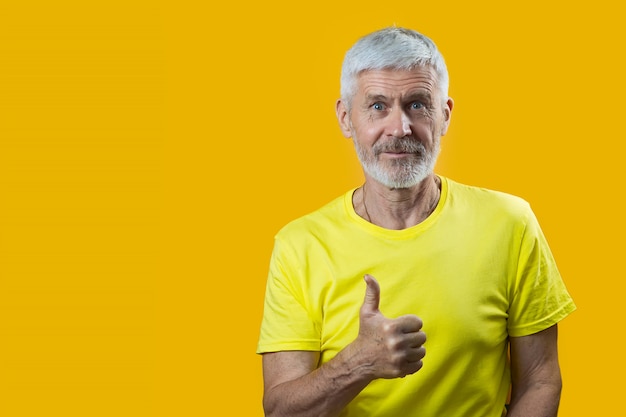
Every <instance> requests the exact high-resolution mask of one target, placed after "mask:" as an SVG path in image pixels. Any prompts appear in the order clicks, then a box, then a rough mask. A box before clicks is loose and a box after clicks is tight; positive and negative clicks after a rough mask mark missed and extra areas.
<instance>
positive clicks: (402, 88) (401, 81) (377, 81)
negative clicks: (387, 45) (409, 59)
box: [357, 66, 437, 96]
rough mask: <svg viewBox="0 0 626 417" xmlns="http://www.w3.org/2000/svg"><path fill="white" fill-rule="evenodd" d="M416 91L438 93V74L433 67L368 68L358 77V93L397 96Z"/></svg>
mask: <svg viewBox="0 0 626 417" xmlns="http://www.w3.org/2000/svg"><path fill="white" fill-rule="evenodd" d="M415 91H420V92H430V93H431V94H435V93H436V91H437V74H436V72H435V70H434V69H433V68H432V67H430V66H418V67H415V68H413V69H410V70H403V69H383V70H368V71H363V72H361V73H360V74H359V75H358V77H357V95H366V96H367V95H372V94H375V95H390V96H396V95H405V94H408V93H411V92H415Z"/></svg>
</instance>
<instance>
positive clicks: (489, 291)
mask: <svg viewBox="0 0 626 417" xmlns="http://www.w3.org/2000/svg"><path fill="white" fill-rule="evenodd" d="M441 179H442V193H441V199H440V201H439V204H438V205H437V208H436V209H435V211H434V212H433V213H432V214H431V215H430V216H429V217H428V218H427V219H426V220H425V221H423V222H422V223H420V224H418V225H416V226H414V227H411V228H408V229H404V230H388V229H384V228H381V227H378V226H376V225H373V224H371V223H368V222H367V221H365V220H364V219H362V218H361V217H359V216H358V215H357V214H356V212H355V211H354V208H353V206H352V194H353V192H354V190H351V191H349V192H348V193H346V194H345V195H344V196H342V197H340V198H338V199H336V200H334V201H332V202H331V203H329V204H328V205H326V206H324V207H322V208H321V209H319V210H317V211H315V212H313V213H311V214H309V215H306V216H304V217H302V218H300V219H297V220H295V221H293V222H291V223H289V224H288V225H287V226H285V227H284V228H283V229H282V230H281V231H280V232H279V233H278V234H277V235H276V238H275V246H274V251H273V254H272V259H271V262H270V271H269V277H268V282H267V290H266V298H265V310H264V316H263V322H262V325H261V334H260V339H259V344H258V348H257V353H265V352H276V351H284V350H311V351H319V352H321V362H322V363H324V362H327V361H329V360H331V359H332V358H333V357H334V356H335V355H336V354H337V353H338V352H339V351H340V350H342V349H343V348H344V347H345V346H346V345H348V344H349V343H351V342H352V341H353V340H354V339H355V338H356V336H357V333H358V329H359V309H360V307H361V304H362V303H363V298H364V295H365V282H364V281H363V275H364V274H371V275H373V276H374V277H375V278H376V279H377V280H378V281H379V283H380V287H381V301H380V310H381V312H382V313H383V314H384V315H385V316H386V317H389V318H394V317H397V316H400V315H404V314H415V315H417V316H418V317H420V318H421V319H422V320H423V322H424V327H423V330H424V332H425V333H426V335H427V337H428V340H427V341H426V344H425V346H426V352H427V353H426V357H425V358H424V361H423V362H424V367H423V368H422V369H421V370H420V371H418V372H417V373H416V374H413V375H409V376H407V377H406V378H402V379H379V380H376V381H373V382H372V383H370V384H369V385H368V386H367V387H366V388H365V389H364V390H363V391H362V392H361V393H360V394H359V395H358V396H357V397H356V398H355V399H354V400H353V401H352V402H351V403H350V404H349V405H348V407H347V408H346V409H345V410H344V412H343V413H342V414H341V415H342V416H344V417H348V416H350V417H351V416H358V417H364V416H376V417H397V416H403V417H412V416H415V417H417V416H419V417H441V416H446V417H455V416H463V417H466V416H472V417H483V416H484V417H491V416H494V417H495V416H498V417H499V416H501V415H502V411H503V408H504V404H505V401H506V397H507V394H508V391H509V386H510V371H509V365H508V360H507V349H508V337H509V336H514V337H515V336H524V335H529V334H533V333H536V332H538V331H541V330H544V329H546V328H548V327H550V326H552V325H553V324H555V323H557V322H559V321H560V320H561V319H563V318H564V317H565V316H567V315H568V314H569V313H571V312H572V311H573V310H574V309H575V305H574V303H573V301H572V299H571V298H570V296H569V294H568V293H567V290H566V288H565V286H564V284H563V281H562V279H561V277H560V274H559V272H558V270H557V267H556V265H555V262H554V259H553V257H552V254H551V252H550V249H549V247H548V244H547V242H546V240H545V238H544V236H543V234H542V232H541V229H540V227H539V224H538V222H537V220H536V218H535V216H534V214H533V212H532V211H531V209H530V207H529V205H528V204H527V203H526V202H525V201H524V200H522V199H520V198H518V197H514V196H511V195H508V194H504V193H500V192H495V191H490V190H486V189H482V188H477V187H470V186H465V185H462V184H459V183H456V182H454V181H452V180H449V179H447V178H443V177H442V178H441Z"/></svg>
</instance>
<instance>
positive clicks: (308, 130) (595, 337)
mask: <svg viewBox="0 0 626 417" xmlns="http://www.w3.org/2000/svg"><path fill="white" fill-rule="evenodd" d="M614 3H615V2H610V1H608V0H599V1H595V2H571V1H568V2H566V1H556V2H547V1H538V0H531V1H527V2H516V3H507V2H499V1H490V2H485V1H482V2H481V1H479V2H465V1H451V2H416V1H406V0H401V1H396V2H381V1H376V2H374V1H343V2H310V3H297V2H295V3H294V2H282V3H279V2H254V4H253V2H250V3H245V2H244V3H240V2H228V3H226V4H225V3H217V2H213V3H211V2H207V3H204V2H202V3H201V2H182V1H179V2H165V1H162V2H159V1H144V0H141V1H119V0H114V1H80V2H79V1H68V0H59V1H55V2H52V1H50V2H47V1H28V0H27V1H23V2H9V1H3V2H2V3H0V415H1V416H7V417H19V416H67V417H69V416H113V415H115V416H138V417H139V416H246V417H248V416H262V415H263V413H262V410H261V406H260V403H261V395H262V389H261V384H262V379H261V371H260V358H259V357H257V356H256V355H255V354H254V350H255V345H256V339H257V333H258V326H259V323H260V319H261V313H262V302H263V291H264V285H265V277H266V269H267V263H268V258H269V255H270V251H271V246H272V238H273V235H274V233H275V232H276V231H277V230H278V228H279V227H281V226H282V225H283V224H284V223H286V222H287V221H289V220H291V219H292V218H294V217H296V216H299V215H301V214H304V213H306V212H308V211H311V210H313V209H315V208H317V207H319V206H320V205H322V204H324V203H325V202H327V201H328V200H330V199H331V198H333V197H335V196H338V195H339V194H341V193H343V192H344V191H345V190H346V189H348V188H349V187H353V186H357V185H359V184H360V182H361V181H362V175H361V173H360V169H359V167H358V164H357V163H356V159H355V158H354V156H353V152H352V147H351V144H350V142H349V141H348V140H346V139H344V138H343V137H342V136H341V134H340V132H339V129H338V127H337V123H336V120H335V119H334V101H335V99H336V98H337V95H338V89H339V83H338V76H339V70H340V64H341V59H342V57H343V54H344V52H345V50H346V49H347V48H348V47H349V46H350V45H351V44H352V43H353V42H354V41H355V40H356V39H357V38H358V37H359V36H361V35H363V34H365V33H367V32H370V31H373V30H375V29H378V28H380V27H383V26H388V25H392V24H394V23H395V24H397V25H401V26H408V27H412V28H415V29H418V30H420V31H422V32H424V33H425V34H427V35H429V36H430V37H432V38H433V39H434V40H435V42H436V43H437V44H438V46H439V47H440V49H441V50H442V52H443V53H444V55H445V57H446V59H447V62H448V66H449V70H450V76H451V90H450V93H451V95H452V97H453V98H454V99H455V104H456V105H455V109H454V112H453V117H452V126H451V129H450V132H449V134H448V135H447V136H446V137H445V138H444V144H443V153H442V156H441V159H440V163H439V165H438V171H439V172H440V173H442V174H444V175H447V176H450V177H451V178H453V179H455V180H457V181H461V182H466V183H471V184H475V185H481V186H485V187H490V188H494V189H498V190H502V191H507V192H510V193H513V194H517V195H520V196H522V197H524V198H526V199H527V200H529V201H530V202H531V203H532V206H533V208H534V209H535V211H536V213H537V216H538V217H539V220H540V222H541V224H542V226H543V229H544V231H545V233H546V235H547V237H548V239H549V241H550V243H551V247H552V249H553V252H554V254H555V256H556V258H557V261H558V263H559V266H560V269H561V272H562V274H563V276H564V278H565V281H566V283H567V286H568V288H569V290H570V292H571V294H572V295H573V296H574V298H575V300H576V303H577V305H578V311H577V312H575V313H574V314H573V315H572V316H570V317H569V318H567V319H566V320H565V321H564V322H563V323H562V325H561V327H560V351H561V363H562V370H563V375H564V380H565V388H564V391H563V397H562V406H561V415H563V416H575V415H576V416H578V415H580V416H589V415H594V416H607V415H616V413H617V414H619V411H618V410H619V409H620V407H621V398H622V396H623V393H622V391H623V389H622V387H621V386H620V385H621V384H620V383H619V382H615V381H620V380H621V378H622V376H623V375H624V372H626V367H625V366H624V364H623V361H622V360H621V359H622V350H623V349H622V346H621V323H622V319H621V315H622V309H623V306H624V303H623V301H622V296H623V294H624V290H625V285H626V284H624V278H625V277H624V273H623V262H622V261H623V260H624V255H623V249H624V243H623V239H624V236H625V235H626V230H625V227H624V220H623V219H624V217H623V213H624V209H623V204H624V203H623V199H622V197H621V194H622V192H623V189H624V188H623V179H624V173H623V172H624V171H623V170H624V145H623V140H624V134H623V129H622V127H621V123H622V122H623V119H624V116H623V113H624V111H623V104H622V101H623V97H624V93H625V86H626V83H625V82H624V80H623V75H624V73H625V72H626V68H624V64H623V63H622V57H621V55H622V54H623V43H624V40H625V32H624V24H623V17H622V16H623V15H622V13H621V11H620V10H618V9H617V8H616V6H612V5H613V4H614ZM487 233H488V231H486V234H487Z"/></svg>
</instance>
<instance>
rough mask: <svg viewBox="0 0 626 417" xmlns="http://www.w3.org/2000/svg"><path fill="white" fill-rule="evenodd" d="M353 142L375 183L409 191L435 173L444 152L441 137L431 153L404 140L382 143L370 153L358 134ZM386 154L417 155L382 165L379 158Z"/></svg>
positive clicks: (418, 145) (414, 142) (376, 145)
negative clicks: (404, 153)
mask: <svg viewBox="0 0 626 417" xmlns="http://www.w3.org/2000/svg"><path fill="white" fill-rule="evenodd" d="M353 140H354V146H355V148H356V152H357V156H358V158H359V161H361V165H362V166H363V170H364V171H365V172H366V173H367V174H368V175H369V176H370V177H372V178H373V179H374V180H376V181H378V182H379V183H381V184H383V185H384V186H386V187H389V188H409V187H412V186H414V185H417V184H419V183H420V182H422V181H423V180H424V179H426V178H427V177H428V176H429V175H430V174H432V173H433V172H434V169H435V164H436V163H437V157H438V156H439V151H440V149H441V139H440V138H436V140H435V143H434V146H433V149H432V150H431V151H430V152H428V151H427V150H426V148H425V147H424V145H422V144H421V143H420V142H418V141H416V140H413V139H410V138H400V139H394V140H393V141H387V142H383V143H381V142H378V143H376V144H375V145H374V146H373V147H372V150H371V153H369V152H367V150H365V149H364V148H362V147H361V146H360V145H359V142H358V141H357V140H356V138H355V137H354V132H353ZM385 151H396V152H399V151H402V152H409V153H413V154H414V156H413V157H407V158H402V159H398V160H391V161H385V162H384V163H382V162H381V161H380V160H379V155H380V153H382V152H385ZM416 157H417V159H416Z"/></svg>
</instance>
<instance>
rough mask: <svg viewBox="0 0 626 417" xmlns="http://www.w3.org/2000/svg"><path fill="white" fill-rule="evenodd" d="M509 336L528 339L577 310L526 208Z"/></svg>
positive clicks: (509, 318) (543, 239) (512, 296)
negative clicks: (527, 337) (526, 337)
mask: <svg viewBox="0 0 626 417" xmlns="http://www.w3.org/2000/svg"><path fill="white" fill-rule="evenodd" d="M510 296H511V301H510V307H509V317H508V332H509V335H510V336H513V337H519V336H527V335H530V334H534V333H537V332H539V331H541V330H545V329H547V328H548V327H551V326H552V325H554V324H556V323H558V322H559V321H561V320H562V319H564V318H565V317H566V316H567V315H569V314H570V313H571V312H572V311H574V310H575V309H576V306H575V304H574V301H573V300H572V298H571V297H570V295H569V293H568V291H567V289H566V287H565V284H564V282H563V279H562V278H561V274H560V273H559V270H558V268H557V266H556V262H555V260H554V257H553V256H552V252H551V251H550V248H549V246H548V243H547V241H546V238H545V236H544V234H543V232H542V230H541V228H540V226H539V223H538V221H537V218H536V217H535V215H534V213H533V212H532V211H531V210H530V208H528V212H527V214H526V220H525V225H524V227H523V230H522V234H521V244H520V250H519V260H518V265H517V274H516V277H515V282H514V286H513V288H512V290H511V294H510Z"/></svg>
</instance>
